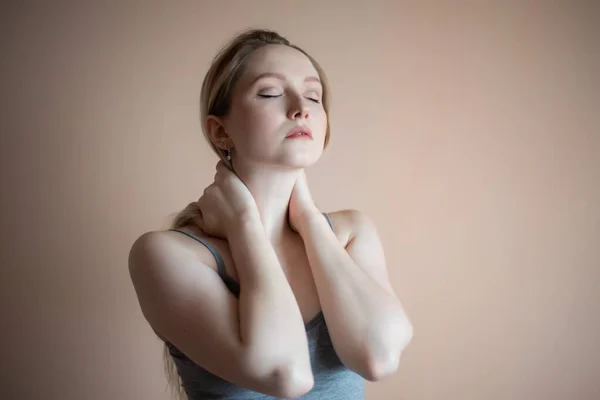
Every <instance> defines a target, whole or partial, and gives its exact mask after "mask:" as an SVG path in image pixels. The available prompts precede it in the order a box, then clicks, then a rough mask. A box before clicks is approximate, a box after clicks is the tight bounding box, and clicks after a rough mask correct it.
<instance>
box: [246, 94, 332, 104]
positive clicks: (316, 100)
mask: <svg viewBox="0 0 600 400" xmlns="http://www.w3.org/2000/svg"><path fill="white" fill-rule="evenodd" d="M281 96H282V95H281V94H278V95H271V94H259V95H258V97H262V98H264V99H273V98H276V97H281ZM305 98H306V99H308V100H310V101H312V102H313V103H317V104H321V101H320V100H319V99H313V98H310V97H305Z"/></svg>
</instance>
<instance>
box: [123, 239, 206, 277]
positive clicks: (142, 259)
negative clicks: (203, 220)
mask: <svg viewBox="0 0 600 400" xmlns="http://www.w3.org/2000/svg"><path fill="white" fill-rule="evenodd" d="M181 231H183V232H187V233H188V234H191V235H193V236H196V237H199V238H203V235H202V233H201V231H199V230H197V229H194V228H183V229H181ZM185 260H195V261H200V262H202V263H203V264H206V265H208V266H211V267H213V265H212V264H213V263H214V262H213V258H212V255H211V253H210V251H209V250H208V249H207V248H206V247H205V246H203V245H202V244H200V243H198V241H197V240H194V239H193V238H192V237H189V236H186V235H184V234H182V233H181V232H175V231H170V230H163V231H150V232H146V233H144V234H142V235H140V236H139V237H138V238H137V239H136V240H135V241H134V242H133V244H132V246H131V249H130V251H129V270H130V272H131V273H132V274H133V273H135V272H138V271H139V270H144V271H148V270H149V269H153V268H154V269H156V268H160V267H161V266H165V265H171V264H174V263H177V262H178V261H185ZM214 267H216V265H215V266H214ZM140 272H141V271H140ZM155 272H158V271H155Z"/></svg>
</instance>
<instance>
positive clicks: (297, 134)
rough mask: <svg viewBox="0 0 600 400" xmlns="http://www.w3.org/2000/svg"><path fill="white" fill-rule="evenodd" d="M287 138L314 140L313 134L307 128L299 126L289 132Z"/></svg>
mask: <svg viewBox="0 0 600 400" xmlns="http://www.w3.org/2000/svg"><path fill="white" fill-rule="evenodd" d="M286 138H289V139H291V138H306V139H312V138H313V136H312V132H311V130H310V129H309V128H308V127H307V126H297V127H295V128H294V129H292V130H291V131H289V132H288V134H287V135H286Z"/></svg>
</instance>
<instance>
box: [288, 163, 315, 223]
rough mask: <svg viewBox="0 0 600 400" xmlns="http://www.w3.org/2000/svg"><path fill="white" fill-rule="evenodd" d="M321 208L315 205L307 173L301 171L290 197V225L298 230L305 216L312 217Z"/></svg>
mask: <svg viewBox="0 0 600 400" xmlns="http://www.w3.org/2000/svg"><path fill="white" fill-rule="evenodd" d="M318 213H319V210H318V209H317V206H316V205H315V203H314V201H313V199H312V196H311V194H310V190H309V189H308V183H307V182H306V174H305V173H304V171H302V172H300V175H298V179H297V180H296V184H295V185H294V189H293V190H292V196H291V198H290V208H289V219H290V226H291V228H292V229H293V230H294V231H295V232H298V228H299V226H300V224H301V222H302V219H303V218H306V217H310V216H312V215H314V214H318Z"/></svg>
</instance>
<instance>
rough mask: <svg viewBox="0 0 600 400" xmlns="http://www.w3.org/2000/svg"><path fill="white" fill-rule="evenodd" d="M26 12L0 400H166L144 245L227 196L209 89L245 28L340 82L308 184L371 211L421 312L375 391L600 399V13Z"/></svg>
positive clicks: (7, 128) (7, 55) (228, 6)
mask: <svg viewBox="0 0 600 400" xmlns="http://www.w3.org/2000/svg"><path fill="white" fill-rule="evenodd" d="M12 3H13V5H11V6H8V5H3V6H2V21H1V23H0V26H1V28H0V38H1V39H0V40H1V44H2V47H1V51H2V59H1V60H2V61H1V64H2V74H1V83H2V89H1V108H0V112H1V118H0V124H1V125H0V126H1V131H2V139H1V140H2V141H1V146H0V151H1V159H0V161H1V169H0V171H1V178H2V186H1V187H2V191H1V200H2V204H1V206H2V207H1V210H2V220H1V226H2V238H1V242H0V243H1V247H2V248H1V250H2V251H1V262H2V263H1V265H2V277H1V279H0V289H1V290H0V296H1V297H0V300H1V302H0V304H1V310H2V314H1V321H2V322H1V326H2V339H1V341H0V346H1V347H0V350H1V353H0V354H1V355H0V377H1V378H0V379H1V382H0V398H2V399H52V400H54V399H63V400H75V399H86V400H106V399H145V400H163V399H167V394H166V392H165V391H164V388H165V380H164V378H163V374H162V364H161V358H160V357H161V348H160V344H159V342H158V340H157V339H156V338H155V337H154V335H153V334H152V333H151V331H150V329H149V327H148V326H147V324H146V323H145V321H144V320H143V318H142V316H141V314H140V311H139V309H138V304H137V303H136V298H135V296H134V292H133V290H132V286H131V284H130V281H129V277H128V273H127V265H126V262H127V253H128V250H129V247H130V245H131V243H132V242H133V240H134V239H135V238H136V237H137V236H138V235H140V234H141V233H142V232H144V231H148V230H154V229H160V228H162V227H165V226H166V224H167V223H168V218H167V217H168V216H169V215H171V214H172V213H175V212H176V211H178V210H179V209H180V208H182V207H183V206H184V205H185V204H187V202H189V201H191V200H193V199H196V198H197V197H198V196H200V194H201V193H202V190H203V188H204V187H205V186H206V185H207V184H209V183H210V179H211V177H212V175H213V168H214V164H215V162H216V157H215V156H213V155H212V154H211V153H210V152H209V149H208V146H207V145H205V143H204V142H203V138H202V136H201V133H200V124H199V121H198V95H199V88H200V84H201V79H202V77H203V74H204V72H205V71H206V69H207V67H208V65H209V62H210V60H211V57H212V56H213V55H214V53H215V52H216V50H217V48H218V47H219V46H221V45H222V44H223V43H224V42H225V41H226V40H227V39H228V38H229V37H230V36H231V35H232V34H233V33H234V32H236V31H238V30H239V29H242V28H245V27H248V26H255V27H269V28H273V29H276V30H278V31H279V32H281V33H282V34H284V35H286V36H288V38H289V39H290V40H291V41H293V42H294V43H297V44H299V45H301V46H303V47H305V48H306V49H307V50H308V51H309V52H311V53H312V54H313V55H314V56H315V57H316V58H317V59H318V60H320V62H321V63H322V64H323V66H324V67H325V69H326V71H328V74H329V76H330V79H331V83H332V86H333V91H334V110H333V113H332V115H331V118H332V124H333V140H332V143H331V147H330V148H329V149H328V150H327V152H326V155H325V156H324V157H323V159H322V161H321V162H320V163H319V164H318V165H316V166H315V167H314V168H312V169H310V170H309V172H308V175H309V182H310V183H311V188H312V190H313V193H314V196H315V198H316V200H317V202H318V204H319V205H320V206H321V208H322V209H323V210H333V209H339V208H349V207H352V208H358V209H361V210H363V211H365V212H367V213H368V214H369V215H371V216H372V218H373V219H374V220H375V221H376V223H377V224H378V226H379V228H380V231H381V235H382V237H383V241H384V245H385V248H386V253H387V258H388V263H389V269H390V274H391V278H392V279H393V284H394V287H395V288H396V289H397V291H398V292H399V294H400V296H401V298H402V300H403V302H404V304H405V306H406V309H407V310H408V312H409V314H410V316H411V318H412V320H413V322H414V326H415V338H414V341H413V343H412V345H411V346H410V347H409V348H408V349H407V351H406V353H405V356H404V359H403V362H402V366H401V369H400V371H399V372H398V374H397V375H395V376H394V377H393V378H390V379H389V380H387V381H384V382H382V383H378V384H369V386H368V396H367V398H368V399H411V400H420V399H423V400H429V399H436V400H437V399H444V400H459V399H460V400H465V399H487V400H496V399H511V400H514V399H544V400H550V399H556V400H559V399H560V400H563V399H581V400H587V399H589V400H592V399H599V398H600V344H599V339H598V338H600V321H599V315H600V312H599V311H598V309H599V305H600V287H599V286H600V285H599V283H600V269H599V267H600V118H599V114H600V85H599V71H600V57H599V49H600V41H599V38H600V7H599V5H600V3H599V2H593V1H588V2H584V1H571V2H569V1H563V2H550V1H536V2H533V1H528V2H519V1H514V2H510V3H507V2H497V3H496V4H495V5H494V4H493V3H492V2H484V1H472V2H456V1H454V2H449V1H448V2H442V1H439V2H427V3H422V2H417V1H413V2H394V1H389V2H379V3H377V2H368V5H367V2H366V1H363V2H360V1H355V2H350V1H347V2H342V1H341V0H339V1H333V0H331V1H325V0H323V1H318V2H317V1H315V2H307V1H303V2H289V3H286V2H281V1H270V2H260V3H259V2H252V3H251V2H246V1H238V2H233V1H220V2H217V1H204V2H202V1H196V2H193V1H178V2H167V1H164V2H159V1H153V2H151V1H147V2H134V1H112V2H110V1H104V2H95V3H93V2H76V1H73V2H71V4H70V5H66V3H64V2H62V3H59V2H44V1H38V2H29V3H30V4H29V5H28V6H19V5H16V4H17V3H19V2H16V1H15V2H12ZM84 3H85V4H84ZM283 3H286V4H288V5H285V6H282V4H283ZM500 3H502V4H500ZM36 4H37V5H36ZM251 4H252V5H251Z"/></svg>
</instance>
